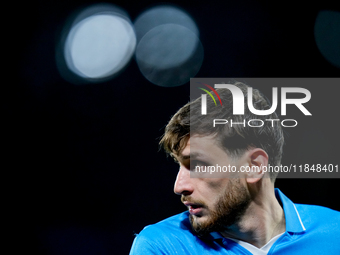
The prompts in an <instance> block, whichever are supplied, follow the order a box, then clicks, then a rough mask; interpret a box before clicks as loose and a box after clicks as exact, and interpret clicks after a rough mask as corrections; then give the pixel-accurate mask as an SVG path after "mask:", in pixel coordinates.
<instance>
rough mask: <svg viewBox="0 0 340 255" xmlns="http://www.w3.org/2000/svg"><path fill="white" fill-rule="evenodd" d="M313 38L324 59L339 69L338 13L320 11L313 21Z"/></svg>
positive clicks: (339, 35) (339, 16)
mask: <svg viewBox="0 0 340 255" xmlns="http://www.w3.org/2000/svg"><path fill="white" fill-rule="evenodd" d="M314 36H315V41H316V45H317V46H318V48H319V50H320V52H321V54H322V55H323V56H324V57H325V59H327V61H329V62H330V63H331V64H333V65H334V66H336V67H339V68H340V12H337V11H326V10H324V11H320V12H319V13H318V16H317V18H316V21H315V26H314Z"/></svg>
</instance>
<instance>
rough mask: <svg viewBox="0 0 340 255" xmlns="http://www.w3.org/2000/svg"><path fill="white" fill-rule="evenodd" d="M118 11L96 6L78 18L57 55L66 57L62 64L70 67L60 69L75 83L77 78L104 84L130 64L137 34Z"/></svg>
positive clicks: (125, 16) (124, 16) (115, 8)
mask: <svg viewBox="0 0 340 255" xmlns="http://www.w3.org/2000/svg"><path fill="white" fill-rule="evenodd" d="M91 8H92V9H91ZM117 10H119V9H118V8H117V7H112V6H109V5H105V6H101V8H98V6H93V7H90V8H88V9H86V10H84V11H83V12H81V13H80V14H79V15H77V17H76V18H75V19H74V21H73V23H72V25H71V26H70V28H69V29H67V31H66V32H65V34H66V36H65V40H64V41H62V42H61V45H62V47H61V48H62V49H61V48H60V49H59V51H58V52H57V54H59V55H60V54H62V55H63V59H62V60H63V61H59V62H58V64H59V66H60V65H62V64H64V65H65V66H66V67H67V68H65V66H62V67H61V68H59V70H61V74H62V75H63V76H64V77H65V78H66V79H68V80H71V81H72V78H75V77H74V75H76V76H78V78H79V77H80V78H82V79H83V80H85V81H91V82H97V81H102V80H103V79H107V78H112V77H113V76H114V75H115V74H117V73H118V72H119V71H120V70H122V68H123V67H125V66H126V64H127V63H128V62H129V61H130V59H131V57H132V56H133V53H134V51H135V47H136V35H135V32H134V29H133V26H132V24H131V22H130V21H129V19H128V17H127V15H123V14H124V12H123V11H117ZM59 58H60V57H59ZM65 70H68V71H71V72H72V73H70V72H67V71H66V72H65ZM73 80H75V79H73Z"/></svg>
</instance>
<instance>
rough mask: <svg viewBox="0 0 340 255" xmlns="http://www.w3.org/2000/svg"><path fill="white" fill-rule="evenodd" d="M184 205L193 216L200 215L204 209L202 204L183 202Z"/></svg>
mask: <svg viewBox="0 0 340 255" xmlns="http://www.w3.org/2000/svg"><path fill="white" fill-rule="evenodd" d="M183 203H184V205H185V206H187V207H188V209H189V213H190V214H191V215H198V214H199V213H200V212H201V211H202V209H203V207H202V205H200V204H195V203H190V202H183Z"/></svg>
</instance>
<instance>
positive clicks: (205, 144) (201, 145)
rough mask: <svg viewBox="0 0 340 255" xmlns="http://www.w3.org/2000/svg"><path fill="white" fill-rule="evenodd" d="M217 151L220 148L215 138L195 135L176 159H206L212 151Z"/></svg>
mask: <svg viewBox="0 0 340 255" xmlns="http://www.w3.org/2000/svg"><path fill="white" fill-rule="evenodd" d="M217 149H220V148H219V147H218V143H217V140H216V137H215V136H213V135H209V136H202V135H193V136H191V137H190V138H189V139H188V141H187V143H186V145H185V146H184V148H183V150H182V151H180V153H179V155H177V156H176V157H177V158H180V159H187V158H191V159H193V158H198V157H204V156H206V155H207V154H209V152H211V150H217Z"/></svg>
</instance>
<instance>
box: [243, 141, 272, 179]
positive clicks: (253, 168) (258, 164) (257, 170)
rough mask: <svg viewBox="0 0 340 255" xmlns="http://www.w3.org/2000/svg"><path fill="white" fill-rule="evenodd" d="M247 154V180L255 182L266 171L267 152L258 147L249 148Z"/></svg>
mask: <svg viewBox="0 0 340 255" xmlns="http://www.w3.org/2000/svg"><path fill="white" fill-rule="evenodd" d="M247 154H248V155H247V163H248V166H249V171H248V172H247V173H246V174H247V182H248V183H256V182H258V181H259V180H260V179H261V178H263V176H264V175H265V173H266V169H267V165H268V154H267V153H266V152H265V151H264V150H262V149H260V148H255V149H251V150H249V151H248V152H247Z"/></svg>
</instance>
